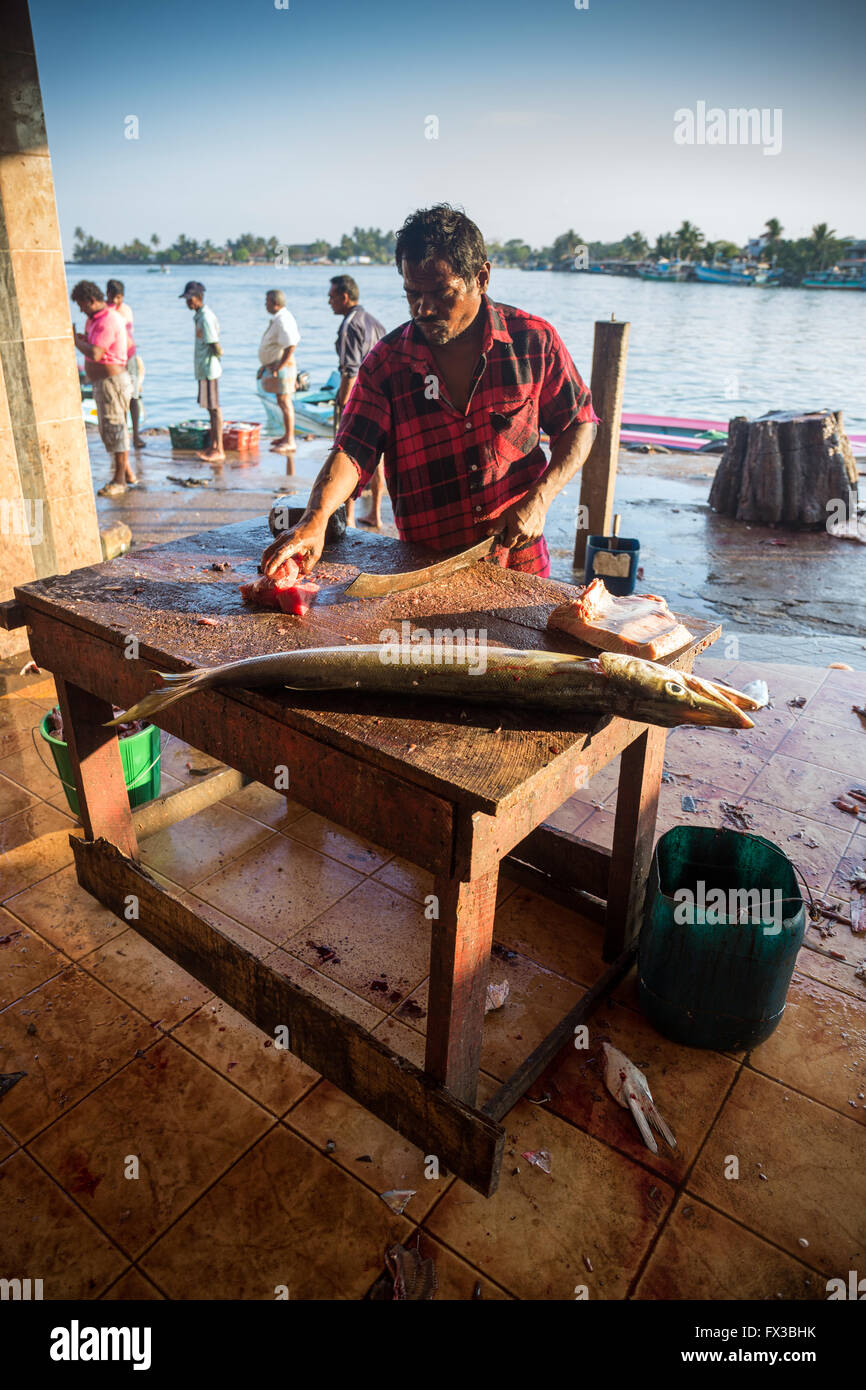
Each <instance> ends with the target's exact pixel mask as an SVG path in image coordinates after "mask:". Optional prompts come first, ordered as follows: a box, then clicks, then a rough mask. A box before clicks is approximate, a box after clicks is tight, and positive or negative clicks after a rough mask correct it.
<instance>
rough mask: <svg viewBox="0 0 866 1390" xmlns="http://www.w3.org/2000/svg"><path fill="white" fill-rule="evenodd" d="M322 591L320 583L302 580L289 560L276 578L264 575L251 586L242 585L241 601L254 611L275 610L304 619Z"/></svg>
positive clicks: (296, 568)
mask: <svg viewBox="0 0 866 1390" xmlns="http://www.w3.org/2000/svg"><path fill="white" fill-rule="evenodd" d="M318 589H319V586H318V584H316V583H314V582H313V580H311V579H307V578H305V577H302V576H301V572H300V570H299V568H298V565H297V564H296V562H295V561H294V560H292V559H288V560H286V562H285V563H284V564H282V565H281V566H280V568H279V569H278V570H277V572H276V574H275V575H273V576H272V577H270V578H269V577H268V576H267V575H264V574H263V575H260V576H259V578H258V579H255V580H253V582H252V583H250V584H242V585H241V598H242V599H243V601H244V603H249V604H252V606H253V607H254V608H274V609H277V611H279V612H282V613H291V614H292V615H293V616H294V617H302V616H303V615H304V613H306V612H307V610H308V608H309V606H310V604H311V602H312V600H313V595H314V594H316V593H317V592H318Z"/></svg>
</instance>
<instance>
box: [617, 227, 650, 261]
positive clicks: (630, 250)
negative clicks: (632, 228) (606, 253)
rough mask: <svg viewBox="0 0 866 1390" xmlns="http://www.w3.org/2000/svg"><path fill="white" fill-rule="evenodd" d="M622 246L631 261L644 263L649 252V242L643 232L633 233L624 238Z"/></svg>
mask: <svg viewBox="0 0 866 1390" xmlns="http://www.w3.org/2000/svg"><path fill="white" fill-rule="evenodd" d="M622 246H623V250H624V251H625V254H626V256H627V257H628V259H629V260H630V261H642V260H643V258H644V256H645V255H646V253H647V251H648V250H649V242H648V241H647V239H646V237H645V236H644V234H643V232H632V233H631V235H630V236H627V237H625V238H624V240H623V243H622Z"/></svg>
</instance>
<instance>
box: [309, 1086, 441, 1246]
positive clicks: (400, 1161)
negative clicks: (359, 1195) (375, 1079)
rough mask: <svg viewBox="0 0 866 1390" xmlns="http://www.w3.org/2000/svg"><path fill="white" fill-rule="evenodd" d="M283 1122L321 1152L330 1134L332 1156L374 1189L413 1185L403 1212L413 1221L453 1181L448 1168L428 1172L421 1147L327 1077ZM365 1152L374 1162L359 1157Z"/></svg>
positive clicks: (350, 1172)
mask: <svg viewBox="0 0 866 1390" xmlns="http://www.w3.org/2000/svg"><path fill="white" fill-rule="evenodd" d="M284 1123H285V1124H287V1125H288V1126H289V1128H290V1129H293V1130H296V1131H297V1132H298V1133H299V1134H302V1135H303V1136H304V1138H305V1139H308V1140H309V1141H310V1143H311V1144H315V1146H316V1148H317V1149H319V1150H320V1151H322V1152H324V1149H325V1145H326V1144H327V1143H328V1140H330V1139H332V1140H333V1141H334V1143H335V1144H336V1148H335V1149H334V1151H333V1153H332V1154H331V1155H330V1159H329V1161H330V1162H331V1163H333V1164H336V1165H338V1166H339V1167H340V1168H342V1169H344V1170H345V1171H346V1172H347V1173H348V1174H349V1175H350V1176H351V1177H354V1178H357V1179H358V1181H359V1182H363V1183H365V1184H366V1185H367V1186H368V1187H370V1188H372V1189H373V1191H374V1192H377V1193H381V1192H386V1191H390V1190H392V1189H395V1188H398V1189H399V1190H400V1191H407V1190H409V1189H414V1191H415V1196H414V1197H412V1198H410V1200H409V1202H408V1203H407V1205H406V1209H405V1213H404V1214H405V1216H406V1217H407V1218H408V1219H409V1220H410V1221H421V1220H422V1219H423V1217H424V1216H426V1214H427V1212H428V1211H429V1210H430V1208H431V1207H432V1206H433V1203H434V1202H436V1201H437V1200H438V1198H439V1197H441V1196H442V1193H443V1191H445V1190H446V1189H447V1187H448V1185H449V1183H451V1182H453V1178H452V1177H450V1176H447V1175H446V1174H445V1173H444V1172H443V1174H442V1175H441V1176H440V1177H438V1178H427V1177H425V1167H427V1168H428V1169H430V1170H431V1171H432V1166H431V1165H429V1164H427V1162H426V1155H425V1154H424V1153H423V1152H422V1151H421V1149H419V1148H416V1146H415V1145H414V1144H412V1143H410V1142H409V1140H408V1139H404V1138H403V1137H402V1136H401V1135H400V1134H398V1133H397V1131H396V1130H394V1129H391V1127H390V1126H389V1125H387V1124H385V1122H384V1121H383V1120H379V1119H377V1118H376V1116H375V1115H373V1114H371V1113H370V1111H369V1110H365V1109H364V1107H363V1106H362V1105H359V1104H358V1102H357V1101H355V1100H352V1099H351V1097H350V1096H347V1095H346V1094H345V1093H344V1092H343V1091H340V1090H338V1089H337V1087H336V1086H332V1085H331V1083H330V1082H329V1081H320V1082H319V1084H318V1086H316V1087H315V1088H314V1090H312V1091H311V1092H310V1094H309V1095H307V1096H305V1097H304V1099H303V1100H302V1101H301V1102H300V1104H298V1105H296V1106H295V1107H294V1109H293V1110H291V1111H290V1113H289V1114H288V1115H286V1117H285V1120H284ZM367 1157H369V1158H371V1159H372V1160H373V1161H372V1163H366V1162H364V1163H361V1162H359V1161H358V1160H359V1159H361V1158H367ZM443 1169H444V1164H443ZM383 1205H384V1203H383Z"/></svg>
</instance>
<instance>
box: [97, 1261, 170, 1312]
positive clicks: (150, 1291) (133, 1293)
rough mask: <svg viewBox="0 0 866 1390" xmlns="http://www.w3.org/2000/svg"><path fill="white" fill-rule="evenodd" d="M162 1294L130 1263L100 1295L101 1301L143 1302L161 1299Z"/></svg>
mask: <svg viewBox="0 0 866 1390" xmlns="http://www.w3.org/2000/svg"><path fill="white" fill-rule="evenodd" d="M162 1297H163V1296H162V1294H161V1293H160V1291H159V1289H157V1288H156V1287H155V1286H154V1285H153V1284H152V1283H151V1282H150V1280H149V1279H145V1277H144V1275H143V1274H141V1273H140V1272H139V1271H138V1270H137V1269H135V1268H134V1266H132V1265H130V1267H129V1269H128V1270H127V1271H126V1273H125V1274H122V1275H121V1276H120V1278H119V1279H118V1281H117V1283H116V1284H112V1286H111V1288H110V1289H109V1290H108V1292H107V1293H104V1294H103V1295H102V1301H103V1303H115V1302H130V1303H145V1302H148V1301H155V1300H157V1299H162Z"/></svg>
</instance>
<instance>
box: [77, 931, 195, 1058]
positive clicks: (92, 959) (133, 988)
mask: <svg viewBox="0 0 866 1390" xmlns="http://www.w3.org/2000/svg"><path fill="white" fill-rule="evenodd" d="M79 964H80V965H81V967H82V969H83V970H87V971H88V972H89V973H90V974H91V975H95V976H96V978H97V980H99V981H100V982H101V983H102V984H104V985H107V986H108V988H109V989H111V990H113V991H114V993H115V994H118V995H120V998H121V999H124V1000H125V1001H126V1003H127V1004H131V1005H132V1007H133V1008H135V1009H138V1011H139V1012H140V1013H142V1014H144V1017H145V1018H147V1019H150V1021H151V1023H153V1024H158V1025H159V1027H160V1029H161V1030H162V1031H163V1032H168V1031H169V1029H171V1028H174V1027H175V1025H176V1024H178V1023H180V1022H181V1020H182V1019H184V1018H188V1017H189V1015H190V1014H191V1013H194V1012H195V1010H196V1009H198V1008H200V1006H201V1005H202V1004H204V1003H205V1001H206V1000H209V999H212V998H213V994H212V992H211V991H210V990H209V989H206V988H205V986H204V985H200V984H199V982H198V980H196V979H194V978H193V976H192V975H190V974H189V973H188V971H186V970H182V969H181V967H180V966H179V965H175V963H174V961H173V960H170V959H169V957H168V956H166V955H163V953H162V951H159V950H157V948H156V947H155V946H151V944H150V942H149V941H146V940H145V939H144V937H143V936H139V934H138V932H137V931H134V930H133V928H132V927H129V928H128V929H127V930H126V931H125V932H124V933H123V935H122V936H116V937H115V938H114V940H113V941H109V942H108V944H107V945H106V946H100V947H99V948H98V950H96V951H94V952H93V953H92V954H91V955H89V956H85V957H84V958H83V959H82V960H81V961H80V962H79Z"/></svg>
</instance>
